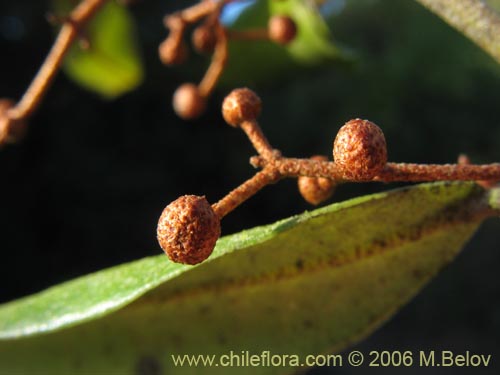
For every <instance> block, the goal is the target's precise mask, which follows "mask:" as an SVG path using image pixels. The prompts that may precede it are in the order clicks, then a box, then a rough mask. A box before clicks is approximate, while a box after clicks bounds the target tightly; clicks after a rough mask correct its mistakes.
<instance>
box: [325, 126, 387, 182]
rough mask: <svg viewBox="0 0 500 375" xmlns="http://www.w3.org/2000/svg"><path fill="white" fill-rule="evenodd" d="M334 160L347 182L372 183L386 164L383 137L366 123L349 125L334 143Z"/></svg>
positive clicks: (385, 147) (377, 128) (378, 130)
mask: <svg viewBox="0 0 500 375" xmlns="http://www.w3.org/2000/svg"><path fill="white" fill-rule="evenodd" d="M333 159H334V161H335V163H336V164H337V165H338V166H339V167H340V168H341V170H342V172H343V174H344V176H345V177H346V178H349V179H355V180H370V179H372V178H373V177H375V176H376V175H377V174H378V173H379V172H380V171H381V170H382V169H383V168H384V166H385V165H386V163H387V146H386V142H385V137H384V133H383V132H382V130H381V129H380V128H379V127H378V126H377V125H375V124H374V123H373V122H370V121H368V120H361V119H354V120H350V121H348V122H347V123H346V124H345V125H344V126H342V128H340V130H339V132H338V134H337V137H336V138H335V141H334V143H333Z"/></svg>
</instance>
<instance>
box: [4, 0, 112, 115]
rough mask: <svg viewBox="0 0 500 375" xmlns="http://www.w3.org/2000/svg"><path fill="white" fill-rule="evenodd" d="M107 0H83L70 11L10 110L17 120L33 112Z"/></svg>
mask: <svg viewBox="0 0 500 375" xmlns="http://www.w3.org/2000/svg"><path fill="white" fill-rule="evenodd" d="M106 1H107V0H83V1H82V2H81V3H80V4H78V6H77V7H76V8H75V9H74V10H73V11H72V12H71V13H70V15H69V17H68V21H67V22H65V23H64V25H63V26H62V28H61V31H60V32H59V35H58V36H57V39H56V41H55V42H54V45H53V46H52V49H51V50H50V52H49V54H48V55H47V57H46V59H45V61H44V62H43V64H42V66H41V67H40V70H39V71H38V73H37V74H36V76H35V78H34V79H33V82H32V83H31V85H30V86H29V87H28V89H27V90H26V92H25V94H24V95H23V97H22V98H21V100H20V101H19V102H18V103H17V105H16V106H15V107H14V108H12V109H11V110H10V111H9V116H10V117H11V118H12V119H15V120H21V119H26V118H28V117H29V116H31V115H32V114H33V112H34V111H35V110H36V108H37V107H38V105H39V104H40V102H41V101H42V99H43V96H44V94H45V92H46V91H47V89H48V88H49V86H50V84H51V83H52V81H53V80H54V77H55V76H56V74H57V71H58V70H59V68H60V67H61V64H62V62H63V59H64V56H65V55H66V53H67V52H68V50H69V48H70V47H71V45H72V43H73V42H74V41H75V39H77V38H78V36H79V33H80V30H81V29H82V27H84V26H85V24H86V23H87V22H88V21H90V19H91V18H92V17H93V16H94V15H95V13H96V12H97V11H98V10H99V9H100V8H101V6H102V5H103V4H104V3H105V2H106Z"/></svg>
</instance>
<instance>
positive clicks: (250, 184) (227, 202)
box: [212, 168, 282, 219]
mask: <svg viewBox="0 0 500 375" xmlns="http://www.w3.org/2000/svg"><path fill="white" fill-rule="evenodd" d="M281 178H282V177H281V176H280V175H279V174H278V173H276V171H275V170H272V169H270V168H264V169H263V170H262V171H260V172H258V173H256V174H255V175H254V176H253V177H252V178H250V179H248V180H246V181H245V182H244V183H243V184H241V185H240V186H238V187H237V188H236V189H234V190H233V191H231V192H230V193H229V194H227V195H226V196H225V197H224V198H222V199H221V200H220V201H218V202H217V203H214V204H213V205H212V208H213V210H214V212H215V214H216V215H217V216H219V218H221V219H222V218H223V217H224V216H226V215H227V214H228V213H229V212H231V211H232V210H234V209H235V208H236V207H238V206H239V205H240V204H242V203H243V202H245V201H246V200H247V199H248V198H250V197H252V196H253V195H255V194H256V193H257V192H258V191H259V190H261V189H263V188H264V187H266V186H267V185H269V184H274V183H276V182H278V181H279V180H280V179H281Z"/></svg>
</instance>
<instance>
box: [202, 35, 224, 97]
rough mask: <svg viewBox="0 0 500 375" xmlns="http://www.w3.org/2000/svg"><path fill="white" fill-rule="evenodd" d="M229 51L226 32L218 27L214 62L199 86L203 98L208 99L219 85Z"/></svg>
mask: <svg viewBox="0 0 500 375" xmlns="http://www.w3.org/2000/svg"><path fill="white" fill-rule="evenodd" d="M227 58H228V51H227V35H226V30H225V29H224V28H223V27H222V26H221V25H217V44H216V45H215V51H214V55H213V56H212V62H211V63H210V66H209V67H208V70H207V72H206V73H205V76H204V77H203V79H202V80H201V82H200V84H199V85H198V90H199V91H200V95H201V96H202V97H205V98H206V97H208V96H210V94H211V93H212V91H213V90H214V88H215V86H216V85H217V81H218V80H219V78H220V76H221V75H222V72H223V71H224V68H225V66H226V63H227Z"/></svg>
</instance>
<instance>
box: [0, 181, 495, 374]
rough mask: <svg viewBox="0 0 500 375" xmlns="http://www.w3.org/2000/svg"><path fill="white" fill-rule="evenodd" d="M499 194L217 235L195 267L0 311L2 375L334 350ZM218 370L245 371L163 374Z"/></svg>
mask: <svg viewBox="0 0 500 375" xmlns="http://www.w3.org/2000/svg"><path fill="white" fill-rule="evenodd" d="M497 198H498V191H496V190H493V193H491V194H490V196H489V197H486V194H485V192H484V190H482V189H481V188H479V187H477V186H476V185H475V184H473V183H453V184H451V183H434V184H423V185H418V186H414V187H411V188H406V189H400V190H395V191H392V192H387V193H382V194H376V195H372V196H367V197H362V198H357V199H354V200H351V201H347V202H344V203H339V204H333V205H331V206H328V207H325V208H322V209H319V210H316V211H313V212H310V213H307V212H306V213H304V214H302V215H299V216H296V217H292V218H289V219H286V220H283V221H280V222H277V223H275V224H272V225H268V226H264V227H259V228H254V229H251V230H247V231H243V232H241V233H239V234H236V235H232V236H228V237H224V238H222V239H220V240H219V242H218V244H217V247H216V249H215V251H214V254H213V255H212V256H211V257H210V258H209V260H208V261H206V262H204V263H202V264H200V265H198V266H195V267H190V266H184V265H178V264H173V263H170V262H169V261H167V258H166V257H165V256H163V255H162V256H158V257H152V258H146V259H143V260H140V261H136V262H132V263H130V264H125V265H121V266H118V267H114V268H111V269H108V270H105V271H101V272H98V273H95V274H92V275H88V276H85V277H82V278H80V279H77V280H74V281H70V282H67V283H65V284H62V285H60V286H57V287H54V288H51V289H48V290H46V291H44V292H41V293H39V294H37V295H34V296H31V297H27V298H24V299H21V300H19V301H14V302H11V303H8V304H4V305H3V306H0V338H1V339H0V372H2V373H9V374H14V373H23V374H25V373H42V372H43V373H50V374H53V375H55V374H67V373H71V374H89V373H119V374H134V373H142V372H140V369H141V368H143V367H144V366H146V367H147V368H153V369H155V368H159V369H164V371H165V373H167V372H169V373H170V369H171V368H172V367H173V363H172V359H171V355H172V354H228V353H229V352H230V351H234V352H235V353H241V351H242V350H248V351H250V352H251V353H252V354H260V353H261V352H262V351H265V350H269V351H271V354H277V353H287V354H297V355H300V356H302V360H303V359H304V357H305V355H307V354H311V353H316V354H318V353H325V352H327V351H339V350H341V349H342V348H345V347H346V346H348V345H350V344H352V343H354V342H356V341H358V340H360V339H361V338H363V337H365V336H366V335H368V334H369V333H371V332H372V331H373V330H374V329H375V328H377V327H378V326H379V325H380V324H381V323H382V322H383V321H385V320H386V319H388V318H389V317H390V316H391V315H392V314H394V312H395V311H397V310H398V309H399V307H400V306H401V305H403V304H404V303H406V302H407V301H408V300H409V299H411V298H412V297H413V296H414V295H415V294H416V293H417V292H418V290H419V289H420V288H421V287H422V286H423V285H424V284H425V283H426V282H427V281H428V280H429V279H430V278H431V277H432V276H433V275H435V274H436V273H437V272H438V271H439V270H440V269H441V268H442V267H443V266H444V265H445V264H447V263H448V262H449V261H450V260H452V259H453V257H454V256H455V255H456V254H457V253H458V252H459V250H460V249H461V248H462V246H463V244H464V242H466V241H467V240H468V239H469V238H470V236H471V235H472V234H473V233H474V231H475V229H476V228H477V226H478V225H479V224H480V223H481V221H482V220H483V219H484V218H486V217H487V216H490V215H492V214H495V212H493V211H492V209H491V207H489V206H488V201H489V202H496V203H494V204H493V206H494V207H497V208H496V209H497V212H496V214H497V213H498V202H497ZM112 312H113V313H112ZM97 318H99V319H97ZM63 328H64V329H63ZM223 370H225V372H226V373H231V374H233V373H235V372H237V373H254V370H255V369H253V368H251V367H246V368H245V367H239V368H235V367H232V368H231V367H229V368H222V367H211V368H203V367H189V366H186V367H184V368H182V369H181V368H175V372H176V373H179V372H182V373H198V372H200V371H202V372H203V373H217V374H219V373H224V371H223ZM290 370H291V369H290V368H289V367H286V366H285V367H259V372H260V373H266V374H278V373H289V372H290Z"/></svg>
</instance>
